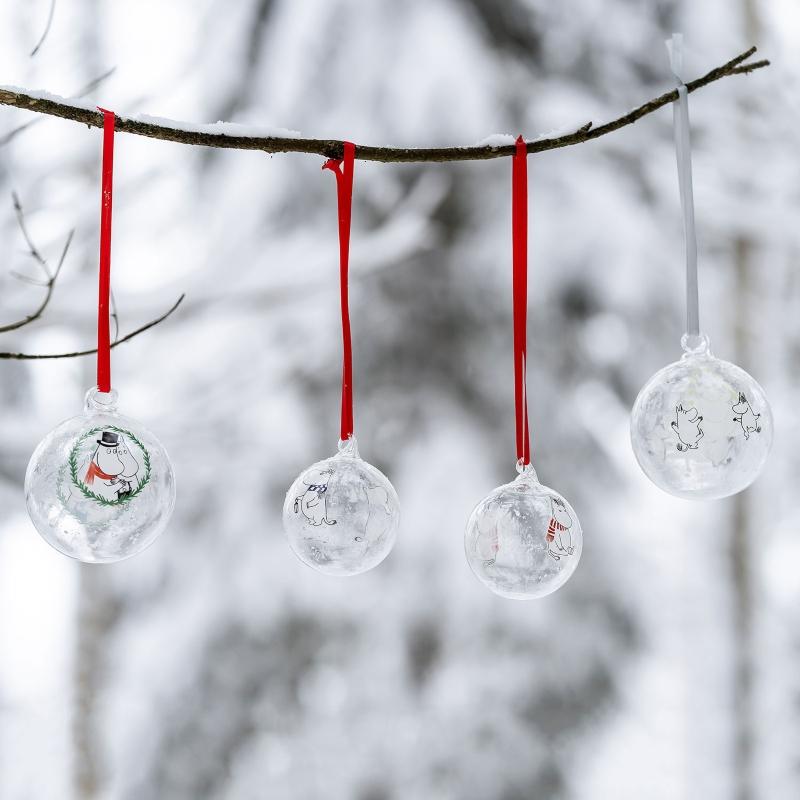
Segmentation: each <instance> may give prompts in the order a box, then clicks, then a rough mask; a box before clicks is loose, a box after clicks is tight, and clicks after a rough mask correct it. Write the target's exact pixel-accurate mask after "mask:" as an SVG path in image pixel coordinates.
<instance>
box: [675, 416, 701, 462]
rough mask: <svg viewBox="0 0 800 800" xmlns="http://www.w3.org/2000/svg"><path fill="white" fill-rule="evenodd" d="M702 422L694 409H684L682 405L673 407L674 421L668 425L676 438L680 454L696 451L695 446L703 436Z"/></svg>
mask: <svg viewBox="0 0 800 800" xmlns="http://www.w3.org/2000/svg"><path fill="white" fill-rule="evenodd" d="M702 421H703V418H702V417H701V416H700V415H699V414H698V413H697V409H696V408H694V407H692V408H684V407H683V404H681V405H679V406H675V419H674V420H673V421H672V422H671V423H670V424H671V425H672V430H673V431H675V435H676V436H677V437H678V450H680V451H681V452H682V453H684V452H686V451H687V450H697V445H698V443H699V442H700V440H701V439H702V438H703V436H704V434H703V429H702V428H701V427H700V423H701V422H702Z"/></svg>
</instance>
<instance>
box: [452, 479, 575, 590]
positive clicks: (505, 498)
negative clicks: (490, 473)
mask: <svg viewBox="0 0 800 800" xmlns="http://www.w3.org/2000/svg"><path fill="white" fill-rule="evenodd" d="M517 469H518V470H519V471H520V474H519V476H518V477H517V479H516V480H514V481H512V482H511V483H507V484H505V485H504V486H499V487H498V488H497V489H495V490H494V491H493V492H492V493H491V494H490V495H489V496H488V497H486V498H484V499H483V500H482V501H481V502H480V503H478V505H477V506H476V507H475V510H474V511H473V512H472V515H471V516H470V518H469V522H468V523H467V530H466V533H465V536H464V549H465V551H466V555H467V562H468V563H469V565H470V567H471V568H472V571H473V572H474V573H475V575H476V576H477V577H478V579H479V580H480V581H481V583H483V584H484V585H485V586H487V587H488V588H489V589H491V590H492V591H493V592H494V593H495V594H498V595H500V596H501V597H507V598H510V599H513V600H533V599H536V598H539V597H546V596H547V595H549V594H551V593H552V592H554V591H556V589H559V588H560V587H562V586H563V585H564V584H565V583H566V582H567V581H568V580H569V579H570V577H571V576H572V573H573V572H575V568H576V567H577V566H578V562H579V561H580V558H581V553H582V551H583V532H582V530H581V524H580V522H579V521H578V515H577V514H576V513H575V510H574V509H573V508H572V506H571V505H570V504H569V503H568V502H567V501H566V500H565V499H564V498H563V497H562V496H561V495H560V494H559V493H558V492H555V491H553V490H552V489H550V488H548V487H547V486H543V485H542V484H541V483H539V479H538V477H537V476H536V471H535V470H534V468H533V466H532V465H530V464H528V465H527V466H525V467H522V465H521V464H520V465H518V467H517Z"/></svg>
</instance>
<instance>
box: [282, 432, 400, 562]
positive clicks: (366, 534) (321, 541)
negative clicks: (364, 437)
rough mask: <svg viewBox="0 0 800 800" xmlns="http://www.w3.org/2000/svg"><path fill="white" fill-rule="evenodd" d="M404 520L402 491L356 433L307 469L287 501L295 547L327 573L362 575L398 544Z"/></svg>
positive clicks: (289, 529)
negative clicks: (362, 452)
mask: <svg viewBox="0 0 800 800" xmlns="http://www.w3.org/2000/svg"><path fill="white" fill-rule="evenodd" d="M399 524H400V501H399V500H398V498H397V492H395V490H394V487H393V486H392V484H391V483H390V482H389V479H388V478H387V477H386V476H385V475H384V474H383V473H382V472H381V471H380V470H378V469H376V468H375V467H373V466H372V465H371V464H368V463H367V462H366V461H364V460H363V459H362V458H361V457H360V456H359V454H358V445H357V443H356V440H355V437H351V438H349V439H347V441H345V442H340V443H339V452H338V453H337V454H336V455H334V456H333V457H331V458H326V459H325V460H324V461H318V462H317V463H316V464H312V465H311V466H310V467H309V468H308V469H306V470H303V472H301V473H300V475H299V476H298V477H297V479H296V480H295V482H294V483H293V484H292V486H291V488H290V489H289V491H288V492H287V494H286V501H285V502H284V504H283V529H284V531H285V532H286V536H287V538H288V540H289V547H290V548H291V549H292V551H293V552H294V554H295V555H296V556H297V557H298V558H299V559H300V560H301V561H302V562H303V563H304V564H308V566H309V567H313V568H314V569H315V570H317V571H318V572H322V573H325V574H326V575H358V574H360V573H362V572H366V571H367V570H369V569H372V568H373V567H375V566H377V565H378V564H380V563H381V561H383V559H384V558H386V556H388V555H389V553H390V551H391V549H392V547H394V543H395V539H396V537H397V528H398V526H399Z"/></svg>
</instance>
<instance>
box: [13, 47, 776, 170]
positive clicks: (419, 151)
mask: <svg viewBox="0 0 800 800" xmlns="http://www.w3.org/2000/svg"><path fill="white" fill-rule="evenodd" d="M755 52H756V48H755V47H751V48H750V49H749V50H746V51H745V52H744V53H741V54H740V55H738V56H736V58H732V59H731V60H730V61H728V62H727V63H725V64H722V65H721V66H719V67H716V68H715V69H712V70H711V71H710V72H708V73H706V74H705V75H703V76H702V77H701V78H697V79H696V80H693V81H691V82H689V83H687V84H686V88H687V89H688V90H689V91H690V92H694V91H697V90H698V89H700V88H702V87H703V86H707V85H708V84H709V83H713V82H714V81H718V80H720V79H721V78H726V77H728V76H729V75H742V74H745V73H748V72H752V71H753V70H756V69H761V68H762V67H766V66H767V65H768V64H769V61H766V60H763V61H756V62H753V63H751V64H745V63H744V62H745V61H746V60H747V59H748V58H750V56H752V55H753V53H755ZM677 99H678V91H677V89H673V90H672V91H669V92H665V93H664V94H662V95H660V96H659V97H655V98H653V99H652V100H648V102H646V103H644V104H643V105H640V106H639V107H638V108H635V109H633V111H629V112H628V113H627V114H624V115H623V116H621V117H618V118H617V119H615V120H612V121H611V122H607V123H605V124H604V125H600V126H599V127H596V128H595V127H592V123H587V124H586V125H583V126H581V127H580V128H578V130H576V131H574V132H572V133H568V134H565V135H563V136H555V137H551V138H545V139H536V140H534V141H531V142H528V145H527V149H528V152H529V153H541V152H543V151H545V150H554V149H556V148H559V147H568V146H570V145H573V144H580V143H581V142H588V141H591V140H592V139H597V138H599V137H600V136H603V135H605V134H607V133H611V132H612V131H616V130H619V129H620V128H623V127H625V126H626V125H631V124H633V123H634V122H636V121H637V120H639V119H641V118H642V117H644V116H646V115H647V114H651V113H653V112H654V111H656V110H657V109H659V108H661V107H662V106H665V105H667V104H669V103H672V102H674V101H675V100H677ZM0 105H8V106H16V107H17V108H24V109H27V110H29V111H35V112H37V113H39V114H49V115H51V116H54V117H61V118H62V119H69V120H73V121H75V122H82V123H83V124H85V125H89V126H92V127H95V128H100V127H102V126H103V115H102V113H100V112H98V111H95V110H93V109H91V108H87V107H86V106H78V105H74V104H71V103H69V102H68V101H66V100H64V99H63V98H58V97H54V96H41V95H36V94H31V93H29V92H25V91H20V90H17V89H14V88H0ZM115 127H116V130H117V131H120V132H122V133H133V134H136V135H138V136H147V137H149V138H151V139H163V140H165V141H169V142H179V143H181V144H191V145H202V146H204V147H225V148H232V149H236V150H261V151H263V152H265V153H315V154H317V155H321V156H325V157H326V158H341V157H342V152H343V142H342V141H340V140H336V139H303V138H291V137H282V136H247V135H244V136H236V135H228V134H227V133H218V132H216V131H212V126H209V131H204V130H203V129H202V126H195V125H189V124H188V123H180V122H176V123H174V124H170V125H169V126H167V125H162V124H159V123H157V122H148V121H144V120H141V119H131V118H126V117H120V116H117V118H116V123H115ZM232 130H235V126H232ZM514 152H515V148H514V145H502V146H493V145H480V146H476V147H420V148H406V147H373V146H369V145H357V146H356V158H359V159H362V160H364V161H383V162H406V163H408V162H422V161H474V160H480V159H489V158H501V157H504V156H511V155H513V154H514Z"/></svg>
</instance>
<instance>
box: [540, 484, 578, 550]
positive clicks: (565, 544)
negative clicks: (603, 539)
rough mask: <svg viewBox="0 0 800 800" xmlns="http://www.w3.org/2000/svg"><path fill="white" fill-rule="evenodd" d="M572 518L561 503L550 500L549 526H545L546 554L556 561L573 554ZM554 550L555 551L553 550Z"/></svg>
mask: <svg viewBox="0 0 800 800" xmlns="http://www.w3.org/2000/svg"><path fill="white" fill-rule="evenodd" d="M571 527H572V517H571V516H570V515H569V511H567V507H566V506H565V505H564V503H563V501H561V500H559V499H558V498H557V497H551V498H550V524H549V525H548V526H547V552H548V553H549V554H550V555H551V556H552V557H553V558H554V559H555V560H556V561H560V560H561V557H562V556H571V555H572V554H573V553H574V552H575V548H574V546H573V544H572V533H570V528H571ZM554 548H555V549H554Z"/></svg>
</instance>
